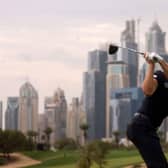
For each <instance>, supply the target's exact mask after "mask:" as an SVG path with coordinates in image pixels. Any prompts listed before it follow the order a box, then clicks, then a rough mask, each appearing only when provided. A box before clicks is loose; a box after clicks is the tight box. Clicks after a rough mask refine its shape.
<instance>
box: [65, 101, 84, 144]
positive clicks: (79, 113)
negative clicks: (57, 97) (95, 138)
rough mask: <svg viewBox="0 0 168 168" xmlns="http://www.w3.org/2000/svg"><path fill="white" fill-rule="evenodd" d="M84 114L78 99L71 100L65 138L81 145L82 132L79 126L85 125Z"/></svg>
mask: <svg viewBox="0 0 168 168" xmlns="http://www.w3.org/2000/svg"><path fill="white" fill-rule="evenodd" d="M85 114H86V113H85V112H83V109H82V103H81V101H79V98H72V103H71V104H70V106H69V110H68V113H67V137H69V138H72V139H74V140H76V141H77V142H79V143H80V144H82V138H83V137H82V136H83V132H82V131H81V130H80V125H81V124H83V123H86V115H85Z"/></svg>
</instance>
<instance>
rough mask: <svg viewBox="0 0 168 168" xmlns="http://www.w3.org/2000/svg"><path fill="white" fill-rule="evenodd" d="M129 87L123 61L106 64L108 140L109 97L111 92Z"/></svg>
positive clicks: (108, 127)
mask: <svg viewBox="0 0 168 168" xmlns="http://www.w3.org/2000/svg"><path fill="white" fill-rule="evenodd" d="M128 87H129V76H128V66H127V64H126V63H124V62H123V61H112V62H111V63H110V64H108V68H107V75H106V137H107V138H109V137H110V135H111V133H110V125H111V122H112V119H111V117H110V115H111V113H112V111H111V109H112V108H111V105H110V101H111V98H110V95H111V92H112V91H115V90H116V89H120V88H128Z"/></svg>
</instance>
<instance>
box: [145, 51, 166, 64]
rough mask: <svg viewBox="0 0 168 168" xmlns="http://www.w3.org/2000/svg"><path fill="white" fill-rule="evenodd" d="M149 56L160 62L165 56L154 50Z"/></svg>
mask: <svg viewBox="0 0 168 168" xmlns="http://www.w3.org/2000/svg"><path fill="white" fill-rule="evenodd" d="M148 58H149V60H152V61H154V62H160V61H162V60H163V58H162V57H161V56H160V55H158V54H157V53H154V52H152V53H149V54H148Z"/></svg>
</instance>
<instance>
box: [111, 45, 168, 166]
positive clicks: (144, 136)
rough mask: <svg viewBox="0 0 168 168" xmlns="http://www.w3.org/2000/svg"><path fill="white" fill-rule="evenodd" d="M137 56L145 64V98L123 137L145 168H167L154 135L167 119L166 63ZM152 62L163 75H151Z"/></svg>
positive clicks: (145, 55) (153, 58)
mask: <svg viewBox="0 0 168 168" xmlns="http://www.w3.org/2000/svg"><path fill="white" fill-rule="evenodd" d="M130 51H131V50H130ZM109 52H110V48H109ZM115 52H116V51H115ZM133 52H136V51H135V50H134V51H133ZM111 53H112V46H111ZM113 53H114V48H113ZM140 54H143V55H144V58H145V60H146V63H147V71H146V75H145V79H144V81H143V82H142V90H143V92H144V94H145V98H144V100H143V102H142V105H141V107H140V108H139V110H138V111H137V113H135V116H134V117H133V119H132V121H131V122H130V124H129V125H128V127H127V137H128V138H129V139H130V140H131V141H132V142H133V143H134V144H135V146H136V147H137V148H138V150H139V152H140V154H141V156H142V157H143V159H144V161H145V163H146V165H147V167H148V168H168V163H167V161H166V158H165V156H164V153H163V151H162V148H161V145H160V141H159V137H158V135H157V128H158V127H159V126H160V125H161V123H162V121H163V119H164V118H165V117H166V116H168V63H166V62H165V60H163V58H162V57H160V56H159V55H157V54H155V53H151V54H150V53H140ZM156 62H157V63H159V64H160V66H161V68H162V70H163V71H156V72H154V68H155V63H156Z"/></svg>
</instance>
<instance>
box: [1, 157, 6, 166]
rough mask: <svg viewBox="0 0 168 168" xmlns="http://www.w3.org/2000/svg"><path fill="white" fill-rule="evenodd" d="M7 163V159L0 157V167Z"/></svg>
mask: <svg viewBox="0 0 168 168" xmlns="http://www.w3.org/2000/svg"><path fill="white" fill-rule="evenodd" d="M6 163H7V159H6V158H4V157H0V165H4V164H6Z"/></svg>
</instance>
